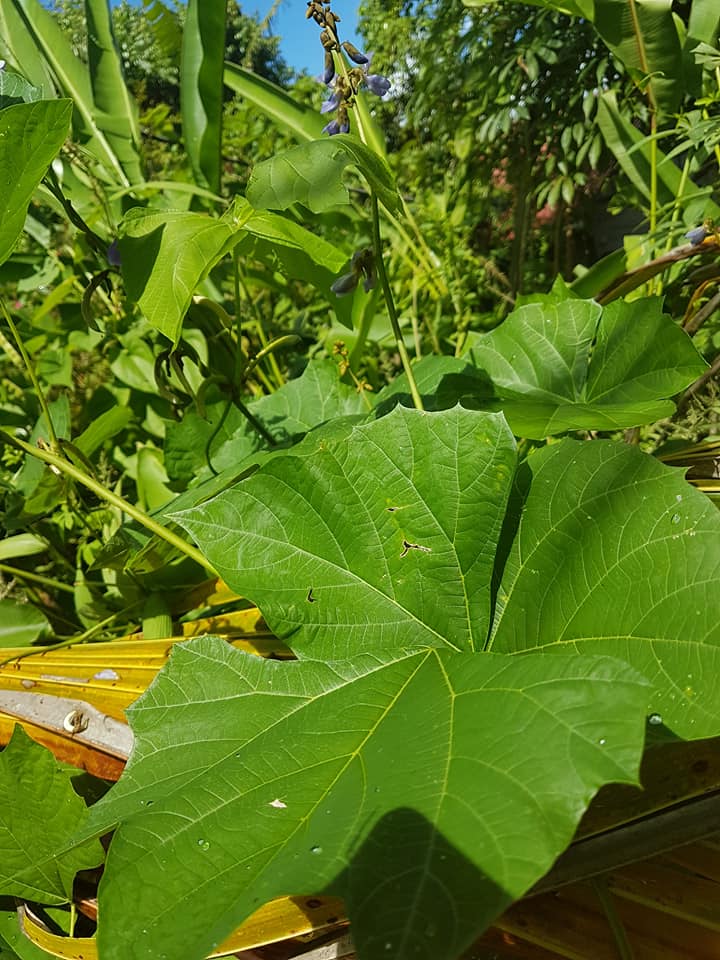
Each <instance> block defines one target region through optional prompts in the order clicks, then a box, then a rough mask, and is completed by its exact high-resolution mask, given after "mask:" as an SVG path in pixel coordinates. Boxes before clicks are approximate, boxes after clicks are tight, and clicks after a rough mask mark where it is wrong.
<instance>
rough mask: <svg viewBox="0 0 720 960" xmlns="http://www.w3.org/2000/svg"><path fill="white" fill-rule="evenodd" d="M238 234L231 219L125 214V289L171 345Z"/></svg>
mask: <svg viewBox="0 0 720 960" xmlns="http://www.w3.org/2000/svg"><path fill="white" fill-rule="evenodd" d="M237 229H238V225H236V224H235V223H234V222H233V220H232V218H231V217H227V216H225V217H222V218H220V219H216V218H214V217H208V216H205V215H204V214H201V213H186V212H175V211H147V210H144V209H142V208H138V207H136V208H134V209H132V210H130V211H129V213H128V214H127V215H126V217H125V219H124V221H123V225H122V233H121V236H120V240H119V244H118V246H119V249H120V256H121V258H122V273H123V280H124V281H125V289H126V291H127V294H128V296H129V297H130V299H131V300H135V301H137V303H138V304H139V305H140V308H141V310H142V311H143V313H144V314H145V317H146V318H147V320H148V321H149V322H150V323H151V324H152V325H153V326H154V327H156V328H157V329H158V330H159V331H160V332H161V333H164V334H165V336H166V337H168V339H170V340H171V341H172V342H173V343H177V342H178V340H179V339H180V333H181V330H182V323H183V319H184V318H185V314H186V313H187V310H188V307H189V306H190V302H191V300H192V297H193V294H194V293H195V290H196V289H197V286H198V284H199V283H200V281H201V280H203V279H204V278H205V277H206V276H207V275H208V273H209V272H210V270H211V269H212V268H213V267H214V266H215V264H216V263H217V262H218V261H219V260H220V259H221V258H222V256H223V255H224V253H225V251H226V249H227V246H228V244H229V243H230V241H231V240H232V239H233V237H234V236H235V234H236V232H237ZM169 265H171V266H169Z"/></svg>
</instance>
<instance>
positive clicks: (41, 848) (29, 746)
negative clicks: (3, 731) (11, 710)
mask: <svg viewBox="0 0 720 960" xmlns="http://www.w3.org/2000/svg"><path fill="white" fill-rule="evenodd" d="M86 816H87V808H86V806H85V803H84V802H83V800H81V798H80V797H79V796H78V795H77V794H76V793H75V792H74V790H73V788H72V786H71V785H70V772H69V771H68V768H67V767H65V766H63V767H61V766H60V765H59V764H58V762H57V761H56V760H55V758H54V757H53V755H52V754H51V753H50V751H49V750H46V749H45V748H44V747H41V746H40V745H39V744H37V743H35V741H34V740H31V739H30V737H28V735H27V734H26V733H25V731H24V730H23V729H22V727H21V726H19V725H16V727H15V730H14V731H13V735H12V738H11V740H10V743H9V744H8V745H7V747H6V748H5V750H4V751H3V752H2V754H0V849H1V850H2V854H3V855H2V860H0V895H3V896H13V897H22V898H23V899H25V900H38V901H39V902H40V903H46V904H60V903H66V902H67V901H68V900H69V899H70V895H71V891H72V883H73V879H74V877H75V874H76V873H77V871H78V870H85V869H89V868H91V867H96V866H97V865H98V864H100V863H102V860H103V850H102V847H101V846H100V844H99V843H98V842H97V841H96V840H91V841H86V842H84V843H82V844H80V845H77V846H74V847H73V848H72V849H71V850H70V851H69V852H67V853H66V854H64V855H62V856H59V855H58V853H57V851H58V850H61V849H62V848H63V847H66V846H67V845H68V840H69V838H70V837H71V836H72V835H73V834H74V833H76V832H77V831H78V830H79V829H80V828H81V827H82V825H83V823H84V821H85V818H86Z"/></svg>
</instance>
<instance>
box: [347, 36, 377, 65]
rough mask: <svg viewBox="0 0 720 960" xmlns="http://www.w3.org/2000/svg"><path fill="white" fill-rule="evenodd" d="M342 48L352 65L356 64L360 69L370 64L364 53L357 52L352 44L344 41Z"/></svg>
mask: <svg viewBox="0 0 720 960" xmlns="http://www.w3.org/2000/svg"><path fill="white" fill-rule="evenodd" d="M342 48H343V50H344V51H345V53H346V54H347V55H348V56H349V57H350V59H351V60H352V62H353V63H357V64H359V65H360V66H361V67H362V66H364V64H366V63H370V59H369V58H368V57H366V56H365V54H364V53H362V52H361V51H360V50H358V48H357V47H356V46H355V45H354V44H352V43H349V42H348V41H347V40H346V41H345V43H343V45H342Z"/></svg>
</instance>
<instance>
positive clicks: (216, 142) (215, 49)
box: [180, 0, 227, 193]
mask: <svg viewBox="0 0 720 960" xmlns="http://www.w3.org/2000/svg"><path fill="white" fill-rule="evenodd" d="M226 8H227V3H226V0H189V3H188V7H187V15H186V19H185V26H184V28H183V40H182V59H181V64H180V106H181V111H182V121H183V138H184V141H185V149H186V150H187V153H188V156H189V158H190V162H191V164H192V168H193V171H194V174H195V179H196V181H197V183H199V184H200V185H201V186H207V187H209V188H210V189H211V190H214V191H215V193H217V192H218V191H219V190H220V154H221V142H222V113H223V67H224V59H225V11H226Z"/></svg>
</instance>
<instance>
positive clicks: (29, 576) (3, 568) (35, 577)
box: [0, 563, 75, 593]
mask: <svg viewBox="0 0 720 960" xmlns="http://www.w3.org/2000/svg"><path fill="white" fill-rule="evenodd" d="M0 573H7V574H8V576H10V577H17V578H18V579H19V580H30V581H32V582H33V583H41V584H42V585H43V586H44V587H50V588H51V589H53V590H64V591H65V592H66V593H75V587H71V586H70V584H69V583H62V581H60V580H53V578H52V577H44V576H42V575H41V574H39V573H30V571H29V570H20V569H18V568H17V567H9V566H8V565H7V564H6V563H0Z"/></svg>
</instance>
